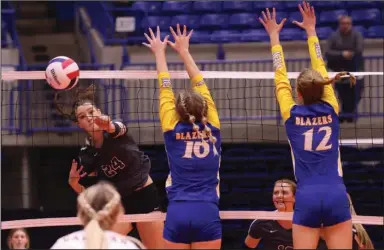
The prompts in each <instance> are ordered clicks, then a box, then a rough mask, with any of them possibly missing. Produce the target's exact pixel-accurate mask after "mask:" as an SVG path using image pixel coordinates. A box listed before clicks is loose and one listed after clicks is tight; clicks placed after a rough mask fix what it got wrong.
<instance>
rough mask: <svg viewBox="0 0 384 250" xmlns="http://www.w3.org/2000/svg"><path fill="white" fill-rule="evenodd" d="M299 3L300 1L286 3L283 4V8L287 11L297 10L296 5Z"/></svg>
mask: <svg viewBox="0 0 384 250" xmlns="http://www.w3.org/2000/svg"><path fill="white" fill-rule="evenodd" d="M301 3H302V1H286V2H284V8H285V9H289V10H298V9H299V8H298V5H299V4H301Z"/></svg>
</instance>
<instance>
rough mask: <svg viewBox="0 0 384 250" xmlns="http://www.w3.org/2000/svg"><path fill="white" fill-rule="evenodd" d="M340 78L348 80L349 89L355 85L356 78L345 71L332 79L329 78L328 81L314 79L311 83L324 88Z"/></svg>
mask: <svg viewBox="0 0 384 250" xmlns="http://www.w3.org/2000/svg"><path fill="white" fill-rule="evenodd" d="M342 78H349V84H350V87H351V88H352V87H353V86H354V85H355V84H356V77H355V76H353V75H352V74H351V73H349V72H346V71H343V72H340V73H337V74H336V75H335V76H334V77H333V78H330V79H329V80H324V81H317V80H316V79H313V80H312V83H313V84H316V85H321V86H325V85H329V84H334V83H336V82H337V81H339V80H340V79H342Z"/></svg>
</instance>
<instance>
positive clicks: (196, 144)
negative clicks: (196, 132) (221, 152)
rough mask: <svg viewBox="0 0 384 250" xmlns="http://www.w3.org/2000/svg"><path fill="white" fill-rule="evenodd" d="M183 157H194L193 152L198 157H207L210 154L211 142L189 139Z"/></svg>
mask: <svg viewBox="0 0 384 250" xmlns="http://www.w3.org/2000/svg"><path fill="white" fill-rule="evenodd" d="M186 144H187V145H186V147H185V153H184V155H183V158H192V153H193V154H194V156H196V157H197V158H204V157H207V155H208V154H209V150H210V149H209V144H208V143H206V142H201V141H187V142H186Z"/></svg>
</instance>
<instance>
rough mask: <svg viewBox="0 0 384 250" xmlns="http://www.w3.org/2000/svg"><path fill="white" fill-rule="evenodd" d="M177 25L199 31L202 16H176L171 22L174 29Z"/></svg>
mask: <svg viewBox="0 0 384 250" xmlns="http://www.w3.org/2000/svg"><path fill="white" fill-rule="evenodd" d="M177 24H180V25H187V27H188V29H198V28H199V27H200V16H197V15H193V16H192V15H178V16H174V17H173V18H172V21H171V25H172V27H176V25H177Z"/></svg>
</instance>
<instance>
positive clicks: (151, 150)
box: [1, 69, 384, 241]
mask: <svg viewBox="0 0 384 250" xmlns="http://www.w3.org/2000/svg"><path fill="white" fill-rule="evenodd" d="M213 70H214V69H213ZM229 70H231V69H229ZM232 70H233V69H232ZM202 74H203V76H204V79H205V81H206V83H207V85H208V87H209V89H210V92H211V94H212V96H213V98H214V101H215V103H216V106H217V108H218V111H219V115H220V120H221V130H222V141H223V153H222V164H221V167H220V191H221V197H220V209H221V210H222V211H221V218H222V219H223V220H224V221H223V225H224V228H223V230H224V231H223V232H224V237H228V238H229V239H233V240H235V238H237V240H240V241H241V240H243V238H240V239H238V237H245V234H246V230H247V227H248V226H249V224H250V221H249V220H253V219H283V220H291V219H292V214H291V213H284V212H282V213H280V212H279V213H277V212H270V211H271V210H274V207H273V203H272V191H273V186H274V183H275V181H276V180H278V179H281V178H288V179H292V180H293V179H294V176H293V166H292V159H291V154H290V150H289V145H288V141H287V137H286V133H285V128H284V124H283V121H282V119H281V116H280V111H279V106H278V103H277V101H276V97H275V92H274V90H275V87H274V82H273V78H274V72H251V71H202ZM298 74H299V72H289V74H288V76H289V79H290V80H291V85H292V88H293V94H294V95H295V92H296V91H295V80H294V79H295V78H296V77H297V76H298ZM329 74H330V76H333V75H334V74H335V73H332V72H330V73H329ZM352 74H354V75H355V76H356V77H357V79H358V84H359V85H356V86H359V88H360V89H359V88H357V87H356V88H355V89H354V90H353V91H350V90H349V89H347V88H339V89H336V87H335V89H336V91H335V93H336V94H337V95H339V97H341V96H340V95H343V94H345V93H346V92H343V91H349V92H348V95H350V98H351V99H352V98H353V99H354V100H356V101H355V103H356V108H352V109H351V108H350V107H349V109H348V107H346V108H345V107H344V110H347V111H348V112H342V114H341V115H342V116H343V117H345V118H346V120H345V122H344V123H341V124H340V145H341V149H340V151H341V156H342V161H343V171H344V181H345V183H346V186H347V189H348V192H349V193H350V195H351V197H352V200H353V202H354V206H355V209H356V211H357V214H358V216H354V218H353V220H354V222H355V223H361V224H365V225H368V227H367V229H368V232H369V233H372V234H373V235H375V234H377V235H379V233H378V232H379V231H380V229H381V228H382V225H383V214H382V211H384V205H383V204H384V198H383V197H384V192H383V180H382V178H381V176H383V174H384V165H383V159H382V152H383V135H384V125H383V124H384V120H383V115H384V79H383V72H353V73H352ZM170 75H171V81H172V87H173V90H174V93H175V94H176V93H177V92H178V91H180V90H182V89H188V88H191V85H190V81H189V78H188V75H187V73H186V72H184V71H182V70H172V71H170ZM91 84H94V85H95V86H96V94H95V101H96V104H97V106H98V107H99V108H100V109H101V110H102V112H103V113H106V114H108V115H110V116H111V117H112V118H114V119H121V120H123V121H124V123H126V124H127V127H128V129H129V131H130V133H131V134H132V135H133V137H134V139H135V140H136V142H137V143H138V144H139V145H140V147H141V149H142V150H143V151H144V152H145V153H146V154H147V155H149V157H150V158H151V162H152V169H151V176H152V178H153V179H154V181H155V183H156V184H157V185H158V188H159V190H160V193H161V195H162V196H164V197H165V191H164V182H165V179H166V177H167V174H168V171H169V170H168V165H167V158H166V154H165V152H164V147H163V136H162V132H161V129H160V124H159V115H158V113H159V99H158V98H159V88H158V82H157V73H156V72H155V71H152V70H150V71H142V70H128V71H126V70H124V71H116V70H102V71H100V70H99V71H93V70H90V71H87V70H81V73H80V81H79V85H78V87H77V88H79V89H85V88H87V87H88V86H90V85H91ZM340 84H344V85H342V86H345V85H347V86H349V85H348V83H340ZM1 89H2V93H1V98H2V144H3V149H4V150H3V153H2V165H3V166H2V180H3V182H4V181H5V182H8V185H11V183H12V182H11V181H12V180H14V181H16V183H17V186H20V188H19V189H17V188H16V191H15V190H11V191H9V193H4V192H3V194H2V202H3V204H7V205H5V206H6V207H5V208H6V209H7V210H8V214H11V215H9V216H6V218H7V219H6V220H7V221H3V222H2V229H11V228H16V227H57V226H64V225H68V226H70V225H71V226H74V225H79V221H78V220H77V219H76V218H75V217H74V216H75V213H70V214H69V215H68V214H65V215H64V214H60V215H58V214H57V213H48V214H51V215H50V216H47V213H45V212H41V211H57V210H63V209H64V210H65V209H68V210H74V209H75V207H76V206H75V205H76V200H75V198H76V195H75V194H74V193H73V192H72V191H71V188H70V187H69V186H68V184H67V178H68V173H69V169H70V163H71V161H72V159H73V158H74V157H76V155H77V153H78V149H79V147H80V146H82V145H83V144H84V138H85V134H84V133H83V132H82V131H81V130H80V129H79V128H77V126H76V124H74V123H72V122H71V121H69V120H67V119H65V118H64V117H62V116H61V115H60V114H59V113H58V112H57V110H56V107H55V105H54V102H53V96H54V94H55V90H53V89H52V88H50V87H49V86H48V84H47V83H46V81H45V76H44V72H43V71H27V72H17V71H8V72H4V71H3V73H2V86H1ZM73 96H74V90H70V91H66V92H62V94H61V97H60V100H59V101H60V102H61V103H62V104H63V105H67V106H70V104H71V101H72V100H73ZM339 100H341V98H339ZM344 100H347V101H348V98H347V99H344ZM340 102H341V103H340V108H341V110H342V111H343V105H346V106H348V105H351V104H350V103H347V104H345V103H344V104H343V103H342V100H341V101H340ZM347 118H348V119H349V118H352V119H351V120H348V119H347ZM4 146H6V148H4ZM7 146H8V147H7ZM18 148H23V150H22V151H18V150H19V149H18ZM19 152H20V154H19ZM4 163H5V164H4ZM15 168H16V169H19V170H18V171H19V172H20V173H17V174H16V175H17V177H14V175H15V174H14V172H15ZM23 169H24V170H23ZM25 169H29V171H26V170H25ZM12 173H13V174H12ZM57 197H60V199H57ZM165 203H166V202H165ZM15 208H36V209H37V211H38V212H36V213H35V214H34V215H33V216H29V217H28V216H23V219H25V218H28V219H27V220H20V219H21V218H20V216H18V215H15V214H14V213H13V212H12V209H15ZM250 210H257V211H250ZM39 211H40V212H39ZM52 214H54V215H53V217H56V216H58V217H59V218H40V219H36V218H37V217H52ZM61 217H63V218H61ZM124 220H127V221H133V222H134V221H153V220H164V214H161V213H158V214H154V215H126V216H125V217H124ZM240 221H241V222H240ZM239 224H240V225H242V226H239ZM244 228H245V231H244ZM33 230H35V229H33ZM36 230H38V229H36ZM236 232H237V233H236ZM225 235H227V236H225ZM374 240H380V238H379V236H376V238H374Z"/></svg>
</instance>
